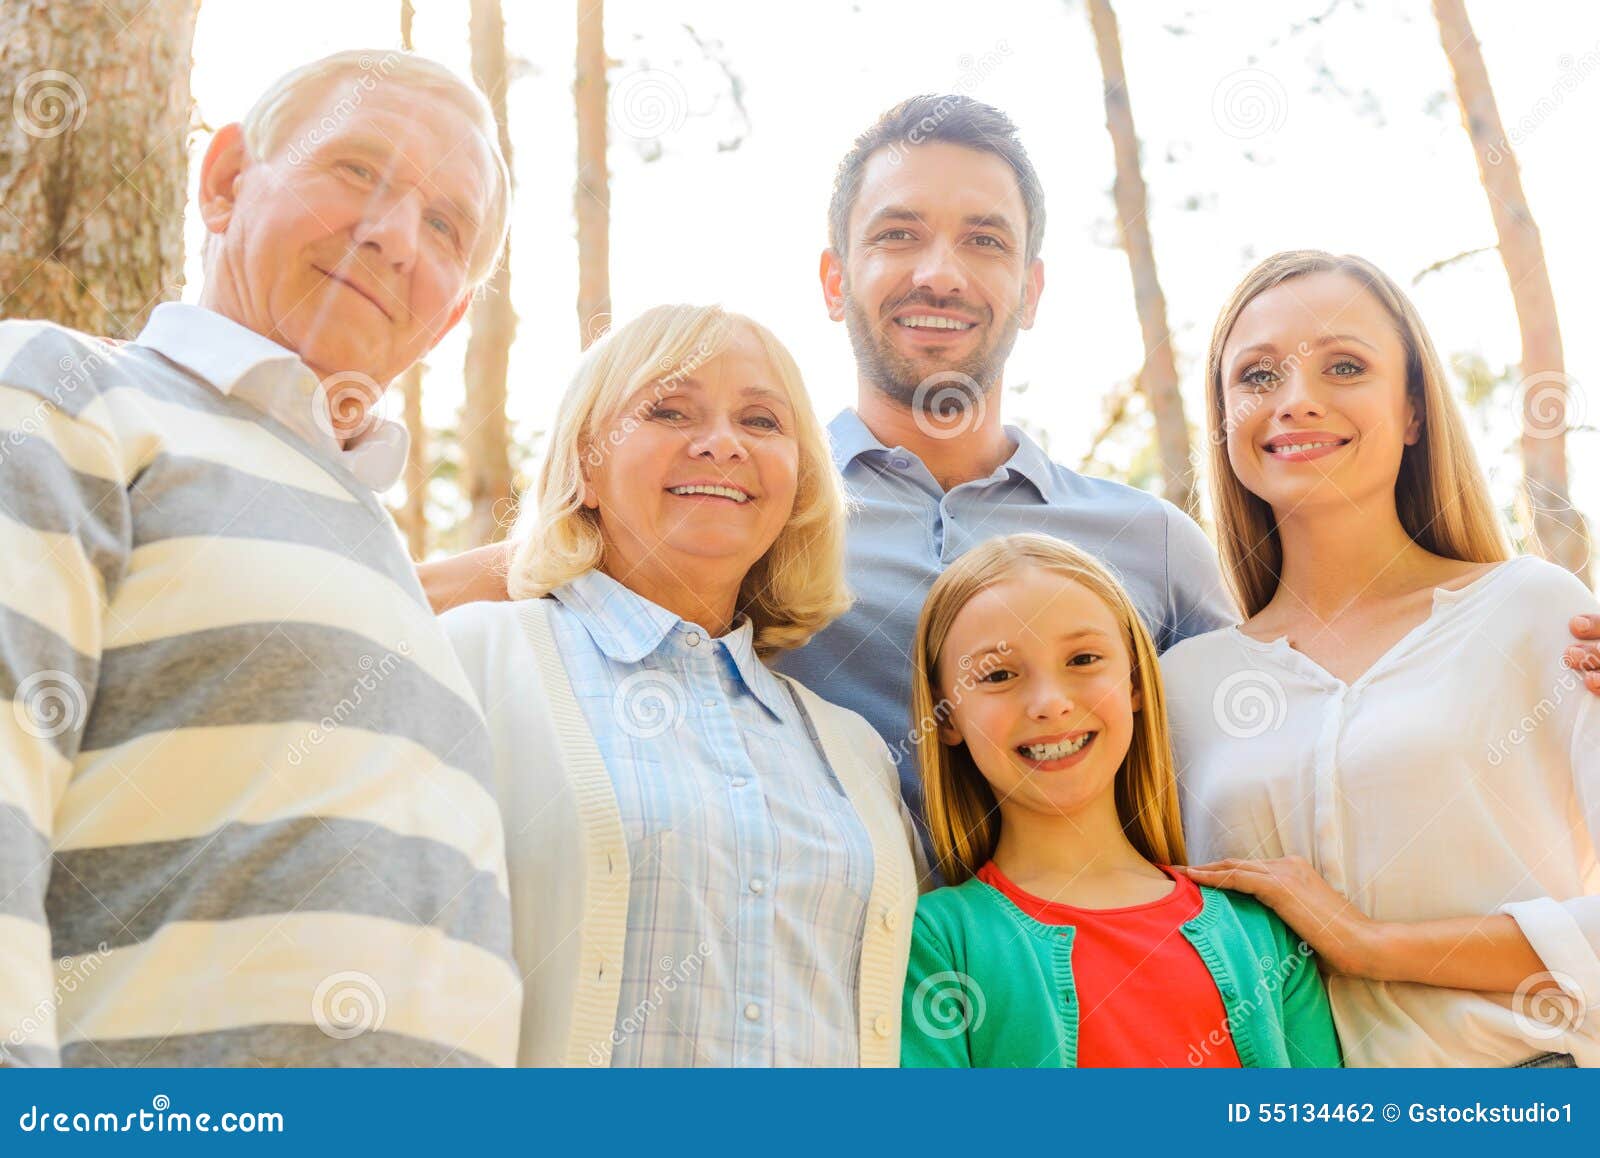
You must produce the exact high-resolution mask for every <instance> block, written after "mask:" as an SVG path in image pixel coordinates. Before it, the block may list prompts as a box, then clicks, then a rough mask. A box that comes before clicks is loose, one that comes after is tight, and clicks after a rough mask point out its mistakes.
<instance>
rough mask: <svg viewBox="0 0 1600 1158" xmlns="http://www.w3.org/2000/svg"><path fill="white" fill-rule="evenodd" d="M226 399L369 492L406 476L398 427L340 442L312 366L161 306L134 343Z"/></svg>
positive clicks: (209, 313)
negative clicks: (281, 429)
mask: <svg viewBox="0 0 1600 1158" xmlns="http://www.w3.org/2000/svg"><path fill="white" fill-rule="evenodd" d="M134 342H135V344H136V345H140V346H144V347H145V348H146V349H150V350H154V351H155V352H156V353H158V354H160V355H161V356H162V357H163V358H166V359H167V360H168V361H171V362H175V363H176V364H177V365H179V366H182V367H183V368H184V369H185V370H188V371H189V372H190V373H191V374H194V375H195V376H196V377H198V378H200V379H202V380H203V381H205V382H207V383H209V384H210V385H212V386H214V387H215V388H216V389H217V392H218V393H220V394H226V395H228V396H229V397H233V398H238V399H240V400H241V401H244V402H248V403H249V404H250V405H251V406H254V407H255V408H256V409H257V410H259V411H261V412H262V413H263V414H265V415H266V416H267V417H269V418H271V419H273V420H274V421H275V422H278V423H280V424H282V425H283V426H286V427H288V428H289V429H290V430H291V431H293V432H294V433H295V434H296V435H298V436H299V437H300V438H302V439H304V440H305V441H306V442H307V443H309V444H310V445H311V446H313V447H314V448H315V449H316V450H318V451H319V452H321V453H322V454H323V455H324V456H326V457H328V458H330V459H332V460H333V461H334V462H336V463H337V464H338V465H340V466H342V467H343V468H344V469H345V470H347V471H349V472H350V473H351V474H352V475H354V476H355V477H356V478H357V479H359V480H360V481H361V483H362V485H363V486H366V487H367V488H369V489H371V490H373V491H385V490H388V489H389V488H390V487H391V486H393V485H394V484H395V483H396V482H397V481H399V478H400V476H401V474H402V473H403V472H404V471H405V466H406V451H407V450H408V449H409V448H410V445H411V436H410V435H409V434H408V433H407V431H406V428H405V427H404V426H403V425H402V424H401V423H398V422H394V421H392V420H390V419H386V418H376V419H375V420H374V421H373V423H372V425H371V426H369V427H368V428H367V429H366V430H364V431H362V432H361V433H360V434H359V435H357V436H356V437H355V438H352V439H351V440H350V441H349V442H348V443H345V444H343V445H341V444H340V442H339V440H338V439H337V438H335V437H334V435H333V433H332V431H333V425H332V422H331V420H330V418H329V415H328V399H327V396H326V392H325V391H319V390H318V389H317V386H318V379H317V376H316V374H315V373H313V372H312V370H311V367H309V366H307V365H306V364H305V363H304V362H303V361H301V359H300V356H299V355H298V354H296V353H295V352H294V351H293V350H290V349H288V348H287V347H284V346H280V345H278V343H276V342H274V341H272V340H271V339H269V338H264V337H262V336H261V335H260V334H258V333H256V332H255V331H254V330H251V329H249V328H247V327H245V326H242V325H240V324H239V323H238V322H235V321H233V320H232V319H231V318H227V317H224V316H223V315H222V314H219V313H217V312H216V311H215V310H210V309H206V308H205V307H204V306H193V305H188V304H186V303H184V302H163V303H162V304H161V305H159V306H157V307H156V308H155V309H154V310H152V311H151V313H150V320H149V321H147V322H146V323H145V326H144V329H143V330H141V331H140V332H139V336H138V337H137V338H136V339H134Z"/></svg>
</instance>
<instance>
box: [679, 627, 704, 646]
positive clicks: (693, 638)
mask: <svg viewBox="0 0 1600 1158" xmlns="http://www.w3.org/2000/svg"><path fill="white" fill-rule="evenodd" d="M683 642H685V643H687V644H688V645H689V646H690V647H699V646H700V633H699V632H698V631H691V632H690V633H689V634H688V635H686V636H685V637H684V640H683Z"/></svg>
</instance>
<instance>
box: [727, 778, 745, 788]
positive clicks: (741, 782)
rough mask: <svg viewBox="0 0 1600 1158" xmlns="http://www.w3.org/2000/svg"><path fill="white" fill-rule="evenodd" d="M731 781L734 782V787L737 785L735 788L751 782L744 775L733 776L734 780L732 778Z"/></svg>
mask: <svg viewBox="0 0 1600 1158" xmlns="http://www.w3.org/2000/svg"><path fill="white" fill-rule="evenodd" d="M730 783H731V784H732V785H733V786H734V787H735V788H743V787H744V786H745V785H746V784H748V783H750V781H748V780H746V779H745V778H744V777H743V776H735V777H734V778H733V779H732V780H731V781H730Z"/></svg>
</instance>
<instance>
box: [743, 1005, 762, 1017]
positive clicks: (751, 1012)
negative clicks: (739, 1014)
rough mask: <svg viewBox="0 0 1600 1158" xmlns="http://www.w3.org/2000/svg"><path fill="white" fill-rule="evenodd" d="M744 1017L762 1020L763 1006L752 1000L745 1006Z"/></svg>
mask: <svg viewBox="0 0 1600 1158" xmlns="http://www.w3.org/2000/svg"><path fill="white" fill-rule="evenodd" d="M744 1019H745V1020H746V1021H760V1020H761V1006H759V1005H757V1004H756V1003H755V1002H754V1001H752V1002H751V1003H750V1004H749V1005H747V1006H745V1007H744Z"/></svg>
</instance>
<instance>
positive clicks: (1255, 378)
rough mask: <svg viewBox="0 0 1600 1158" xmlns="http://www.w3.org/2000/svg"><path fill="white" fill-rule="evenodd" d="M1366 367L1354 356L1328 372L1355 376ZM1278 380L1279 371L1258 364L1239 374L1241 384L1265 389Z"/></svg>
mask: <svg viewBox="0 0 1600 1158" xmlns="http://www.w3.org/2000/svg"><path fill="white" fill-rule="evenodd" d="M1366 369H1367V368H1366V367H1365V366H1363V365H1362V364H1361V363H1360V362H1357V361H1355V360H1354V359H1352V358H1341V359H1339V361H1337V362H1335V363H1334V364H1333V365H1331V366H1329V367H1328V372H1329V373H1330V374H1332V376H1333V377H1335V378H1355V377H1357V376H1358V375H1361V374H1364V373H1366ZM1277 380H1278V375H1277V373H1276V372H1275V371H1274V370H1273V369H1272V368H1271V367H1268V366H1257V367H1255V368H1254V369H1250V370H1246V371H1245V372H1244V373H1243V374H1241V375H1239V385H1241V386H1254V387H1256V388H1258V389H1264V388H1266V387H1268V386H1271V385H1272V384H1273V383H1274V382H1276V381H1277Z"/></svg>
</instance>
